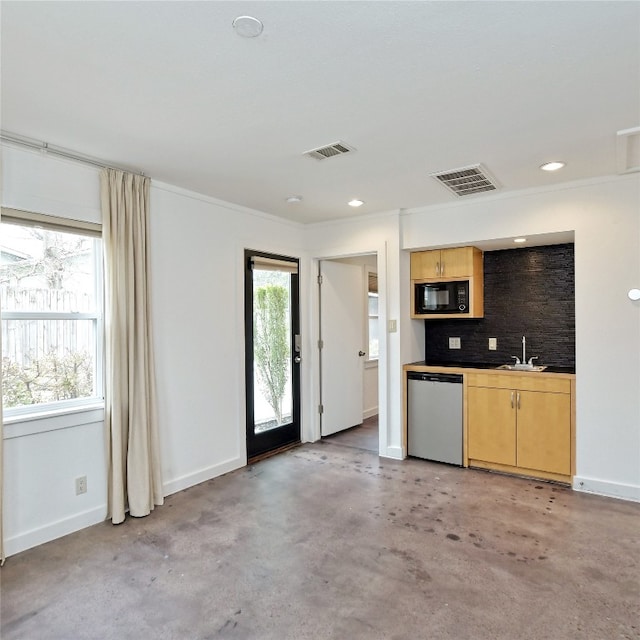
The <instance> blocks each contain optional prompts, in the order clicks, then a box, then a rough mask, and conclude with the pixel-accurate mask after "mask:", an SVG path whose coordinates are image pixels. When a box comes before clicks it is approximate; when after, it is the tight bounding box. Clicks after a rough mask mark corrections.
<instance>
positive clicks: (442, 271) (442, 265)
mask: <svg viewBox="0 0 640 640" xmlns="http://www.w3.org/2000/svg"><path fill="white" fill-rule="evenodd" d="M440 275H441V276H443V275H444V262H441V263H440Z"/></svg>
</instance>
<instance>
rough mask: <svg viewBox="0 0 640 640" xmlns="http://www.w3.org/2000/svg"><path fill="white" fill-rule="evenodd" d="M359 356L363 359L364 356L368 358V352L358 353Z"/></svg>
mask: <svg viewBox="0 0 640 640" xmlns="http://www.w3.org/2000/svg"><path fill="white" fill-rule="evenodd" d="M358 355H359V356H360V357H361V358H362V356H366V355H367V352H366V351H358Z"/></svg>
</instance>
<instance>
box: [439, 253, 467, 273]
mask: <svg viewBox="0 0 640 640" xmlns="http://www.w3.org/2000/svg"><path fill="white" fill-rule="evenodd" d="M440 275H441V276H444V277H445V278H465V277H467V276H468V277H471V276H472V275H473V247H460V248H458V249H443V250H442V251H441V252H440Z"/></svg>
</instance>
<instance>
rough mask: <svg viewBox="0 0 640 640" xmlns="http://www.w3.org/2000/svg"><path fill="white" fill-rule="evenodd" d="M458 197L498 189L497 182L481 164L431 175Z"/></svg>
mask: <svg viewBox="0 0 640 640" xmlns="http://www.w3.org/2000/svg"><path fill="white" fill-rule="evenodd" d="M430 175H431V177H432V178H435V179H436V180H438V181H439V182H440V183H441V184H443V185H444V186H445V187H447V189H449V191H452V192H453V193H455V194H456V195H457V196H468V195H472V194H474V193H482V192H483V191H494V190H495V189H497V186H496V184H495V181H494V180H493V179H492V178H490V177H489V174H488V172H487V170H486V169H485V168H484V167H482V166H481V165H479V164H475V165H472V166H470V167H462V168H460V169H451V170H449V171H442V172H440V173H432V174H430Z"/></svg>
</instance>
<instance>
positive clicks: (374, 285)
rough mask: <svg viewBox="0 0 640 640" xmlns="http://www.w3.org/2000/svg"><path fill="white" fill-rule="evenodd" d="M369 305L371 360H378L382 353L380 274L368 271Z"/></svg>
mask: <svg viewBox="0 0 640 640" xmlns="http://www.w3.org/2000/svg"><path fill="white" fill-rule="evenodd" d="M367 305H368V312H367V313H368V316H369V322H368V337H369V358H368V359H369V360H377V359H378V356H379V353H380V344H379V337H378V274H376V273H373V272H372V271H367Z"/></svg>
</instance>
